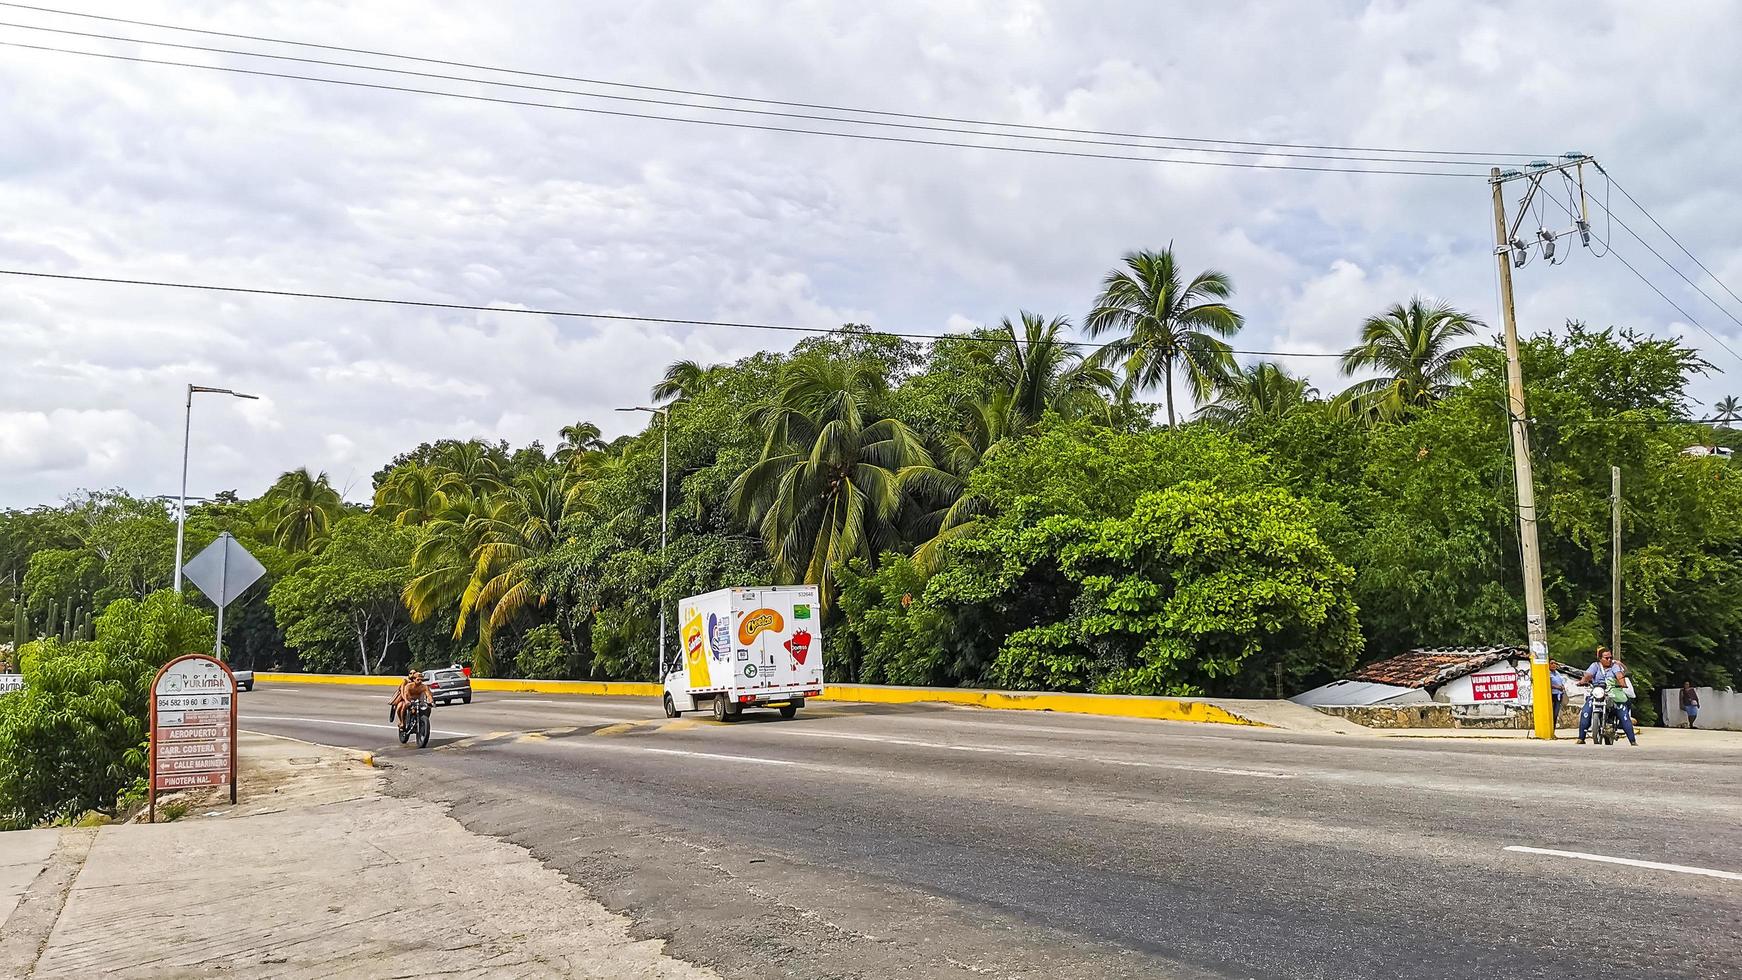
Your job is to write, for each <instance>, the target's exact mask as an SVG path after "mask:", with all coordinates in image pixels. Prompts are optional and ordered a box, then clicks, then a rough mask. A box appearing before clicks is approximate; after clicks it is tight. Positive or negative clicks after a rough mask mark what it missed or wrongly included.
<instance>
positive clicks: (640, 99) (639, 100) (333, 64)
mask: <svg viewBox="0 0 1742 980" xmlns="http://www.w3.org/2000/svg"><path fill="white" fill-rule="evenodd" d="M0 27H12V28H18V29H20V30H26V31H45V32H47V33H50V34H63V35H68V36H71V37H80V38H90V39H93V40H99V41H122V42H126V43H130V44H147V45H155V46H157V47H165V48H176V49H179V50H183V51H203V52H206V53H208V54H227V55H239V56H241V57H245V58H268V59H271V60H274V61H291V62H297V63H299V64H306V65H321V66H323V67H327V68H343V69H350V70H354V71H362V72H379V73H382V74H389V75H404V76H409V77H414V78H428V79H435V80H438V81H446V82H465V83H468V84H474V85H495V86H498V87H502V88H513V89H522V90H525V91H531V92H545V93H550V94H553V95H572V96H577V97H579V98H584V99H607V100H610V101H613V102H630V103H636V104H640V105H657V106H665V107H667V108H676V109H695V110H699V111H703V112H730V113H738V114H743V115H752V116H764V117H772V118H779V119H802V120H810V121H813V122H832V123H842V124H845V125H849V126H880V127H885V128H894V129H904V130H913V131H922V132H933V133H949V134H952V135H957V136H980V137H988V138H994V139H1009V140H1027V141H1033V142H1041V143H1067V144H1075V145H1080V146H1112V147H1121V148H1124V149H1131V150H1181V151H1185V152H1191V153H1206V154H1210V153H1214V154H1224V155H1230V156H1247V157H1285V158H1290V159H1302V160H1347V161H1354V162H1365V163H1385V164H1397V163H1408V164H1410V165H1431V166H1446V167H1488V166H1490V162H1489V161H1486V160H1447V159H1425V158H1424V159H1410V160H1400V159H1397V158H1395V157H1377V156H1371V155H1349V154H1339V153H1294V152H1288V151H1283V150H1228V149H1211V148H1201V147H1170V146H1155V145H1152V144H1149V143H1129V142H1121V141H1118V140H1104V139H1084V138H1082V137H1068V136H1033V135H1028V134H1021V133H987V132H981V131H979V130H972V129H960V128H956V127H953V126H930V125H923V124H919V123H904V122H886V121H883V120H878V119H853V118H849V117H846V116H825V115H817V114H814V113H801V112H782V111H775V110H769V109H742V108H736V107H732V106H709V105H697V104H695V103H693V102H676V101H672V100H670V99H654V98H647V97H644V96H634V95H612V94H609V93H604V92H584V91H580V90H577V89H572V88H556V87H554V86H547V85H526V84H523V83H520V82H502V81H495V80H493V79H485V78H473V77H469V76H465V75H446V74H442V73H440V72H426V71H411V70H409V69H405V68H387V67H381V66H377V65H359V64H356V63H354V62H349V61H329V60H327V59H324V58H303V57H298V56H295V55H283V54H268V53H265V52H259V51H244V50H240V49H237V48H219V47H211V46H208V45H203V44H178V43H176V42H173V41H149V40H145V39H143V38H137V37H124V36H121V35H116V34H97V33H92V32H89V31H71V30H63V29H61V28H56V27H39V26H36V25H33V24H18V23H13V22H10V21H0Z"/></svg>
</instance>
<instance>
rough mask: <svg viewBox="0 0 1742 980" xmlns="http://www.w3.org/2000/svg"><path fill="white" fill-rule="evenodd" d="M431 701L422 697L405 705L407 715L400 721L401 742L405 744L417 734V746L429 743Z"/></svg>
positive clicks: (422, 746)
mask: <svg viewBox="0 0 1742 980" xmlns="http://www.w3.org/2000/svg"><path fill="white" fill-rule="evenodd" d="M430 710H431V709H430V703H429V702H428V701H425V700H424V699H422V698H418V699H417V700H416V701H413V702H411V703H410V704H408V705H406V707H405V717H404V718H403V719H401V720H400V722H399V744H400V745H404V744H405V743H406V742H409V741H411V737H412V736H413V735H415V736H417V747H418V748H420V749H421V748H424V747H426V746H428V745H429V714H430Z"/></svg>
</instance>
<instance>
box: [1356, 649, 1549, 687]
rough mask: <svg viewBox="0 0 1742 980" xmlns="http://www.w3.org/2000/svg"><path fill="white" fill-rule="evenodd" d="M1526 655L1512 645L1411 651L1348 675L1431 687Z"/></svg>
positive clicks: (1362, 667) (1376, 682)
mask: <svg viewBox="0 0 1742 980" xmlns="http://www.w3.org/2000/svg"><path fill="white" fill-rule="evenodd" d="M1523 654H1524V649H1523V648H1522V647H1511V646H1496V647H1438V648H1435V649H1430V650H1411V651H1409V652H1408V653H1405V654H1401V655H1399V656H1396V657H1392V658H1390V659H1388V660H1378V661H1375V662H1373V663H1370V664H1366V665H1365V666H1361V667H1357V668H1355V670H1354V671H1353V672H1351V673H1350V674H1349V680H1352V681H1367V682H1370V683H1373V684H1394V685H1396V686H1398V687H1432V686H1434V685H1436V684H1444V683H1445V682H1446V681H1449V680H1451V679H1453V678H1455V677H1462V676H1464V675H1465V674H1470V673H1474V672H1476V671H1478V670H1481V669H1482V668H1483V667H1486V666H1488V665H1489V664H1492V663H1497V662H1498V661H1501V660H1507V659H1510V658H1512V657H1515V656H1520V655H1523Z"/></svg>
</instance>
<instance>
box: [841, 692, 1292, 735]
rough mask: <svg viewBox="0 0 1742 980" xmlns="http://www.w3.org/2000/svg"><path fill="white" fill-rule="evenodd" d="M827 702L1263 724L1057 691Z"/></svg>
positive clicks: (1203, 706)
mask: <svg viewBox="0 0 1742 980" xmlns="http://www.w3.org/2000/svg"><path fill="white" fill-rule="evenodd" d="M818 700H824V701H865V702H870V703H872V704H920V703H933V704H964V705H971V706H973V707H976V708H995V709H999V710H1003V711H1062V712H1068V713H1070V714H1079V715H1110V716H1114V717H1119V718H1147V719H1150V720H1153V721H1196V722H1207V723H1210V724H1218V725H1254V726H1258V727H1264V726H1263V725H1261V724H1260V723H1259V722H1255V721H1252V720H1250V719H1246V718H1242V717H1240V716H1238V715H1235V714H1232V713H1231V712H1229V711H1227V710H1226V709H1224V708H1221V707H1219V706H1217V705H1216V704H1215V703H1214V702H1211V701H1203V700H1197V699H1193V698H1152V697H1141V696H1134V695H1123V694H1069V693H1059V692H1054V691H987V690H982V689H979V688H971V687H961V688H955V687H893V686H886V685H882V684H830V685H828V686H827V687H826V688H825V689H824V692H823V696H822V698H820V699H818Z"/></svg>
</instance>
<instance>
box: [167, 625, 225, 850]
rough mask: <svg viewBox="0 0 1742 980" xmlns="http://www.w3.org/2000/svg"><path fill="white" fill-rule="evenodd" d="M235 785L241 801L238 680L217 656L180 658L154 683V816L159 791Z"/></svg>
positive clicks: (171, 663) (195, 655) (201, 655)
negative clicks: (237, 760)
mask: <svg viewBox="0 0 1742 980" xmlns="http://www.w3.org/2000/svg"><path fill="white" fill-rule="evenodd" d="M226 784H228V785H229V787H230V802H231V803H235V802H236V678H235V676H234V675H233V674H231V673H230V668H229V667H228V666H226V665H225V664H224V662H223V661H222V660H219V659H218V658H216V657H208V656H206V655H205V654H203V653H190V654H187V655H186V656H182V657H177V658H175V659H174V660H171V661H170V662H169V663H167V664H164V665H163V668H162V669H161V670H159V671H158V672H157V676H156V677H154V678H152V681H151V778H150V788H149V789H148V791H147V792H148V797H149V800H150V802H149V804H148V808H149V810H150V816H149V818H148V819H149V820H150V821H151V822H152V823H156V822H157V793H158V791H159V790H168V789H189V788H192V787H195V786H223V785H226Z"/></svg>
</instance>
